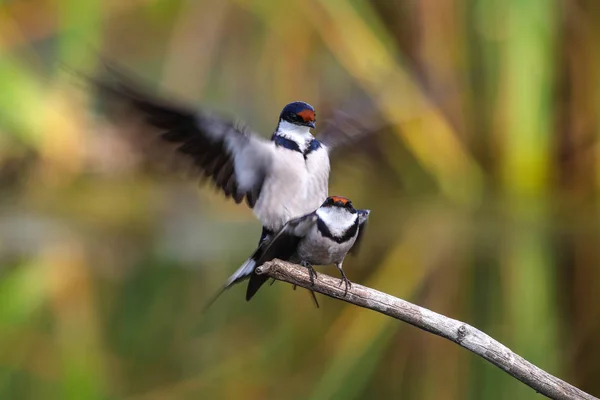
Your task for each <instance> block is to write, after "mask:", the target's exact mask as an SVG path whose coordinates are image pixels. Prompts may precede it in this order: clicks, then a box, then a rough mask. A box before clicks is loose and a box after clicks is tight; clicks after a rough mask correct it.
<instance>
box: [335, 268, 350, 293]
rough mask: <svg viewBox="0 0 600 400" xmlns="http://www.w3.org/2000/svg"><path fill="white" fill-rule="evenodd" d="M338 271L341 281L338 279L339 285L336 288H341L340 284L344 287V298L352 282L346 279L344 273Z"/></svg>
mask: <svg viewBox="0 0 600 400" xmlns="http://www.w3.org/2000/svg"><path fill="white" fill-rule="evenodd" d="M340 271H341V272H342V279H340V284H339V285H338V286H342V283H343V284H345V285H346V289H345V290H344V296H346V295H347V294H348V289H350V288H351V287H352V282H350V279H348V278H347V277H346V274H345V273H344V271H342V270H340Z"/></svg>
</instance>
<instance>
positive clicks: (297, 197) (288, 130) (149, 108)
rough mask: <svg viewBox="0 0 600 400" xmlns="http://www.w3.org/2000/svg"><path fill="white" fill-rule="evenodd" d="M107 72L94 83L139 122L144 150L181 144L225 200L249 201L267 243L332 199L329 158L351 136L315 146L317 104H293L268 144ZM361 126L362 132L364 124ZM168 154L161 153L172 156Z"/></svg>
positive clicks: (328, 136) (329, 138)
mask: <svg viewBox="0 0 600 400" xmlns="http://www.w3.org/2000/svg"><path fill="white" fill-rule="evenodd" d="M107 71H108V72H109V73H108V75H107V76H106V77H105V78H102V79H100V78H97V79H92V81H93V83H94V85H95V86H96V88H98V89H99V93H100V95H101V98H102V99H104V100H107V103H108V105H109V106H113V107H111V108H112V109H113V112H112V113H109V116H121V117H127V118H131V119H134V120H135V121H136V123H137V124H138V125H137V126H136V128H137V132H139V133H138V136H139V135H140V134H141V136H143V138H142V139H141V140H140V143H139V145H140V146H142V143H141V142H142V141H144V140H146V141H152V140H153V139H155V138H159V140H158V141H156V140H153V141H152V143H153V145H156V144H160V143H165V144H167V143H171V144H174V145H175V146H176V147H177V151H176V153H178V154H181V155H182V156H183V158H186V159H188V160H189V161H191V162H192V163H193V165H194V167H195V168H196V169H197V170H199V171H200V172H201V173H202V174H203V175H204V176H206V177H209V178H210V179H212V181H213V182H214V183H215V185H216V186H217V187H218V188H220V189H221V190H222V192H223V193H224V194H225V196H227V197H232V198H233V199H234V200H235V202H236V203H240V202H242V201H243V200H244V199H245V200H246V202H247V204H248V206H249V207H250V208H252V209H253V212H254V214H255V215H256V217H257V218H258V219H259V220H260V221H261V223H262V225H263V235H262V236H261V240H264V238H268V237H269V236H270V235H272V233H273V232H277V231H278V230H279V229H281V227H282V226H283V225H284V224H285V223H286V222H287V221H289V220H291V219H293V218H297V217H299V216H302V215H305V214H307V213H310V212H311V211H313V210H315V209H316V208H318V207H319V206H320V204H321V203H322V202H323V201H324V200H325V198H326V197H327V194H328V180H329V170H330V164H329V152H330V150H331V149H332V147H333V146H334V145H338V144H341V143H343V142H344V140H341V139H340V137H341V136H344V135H342V134H339V132H337V134H335V135H334V134H329V133H327V132H325V135H324V137H325V138H326V139H327V140H326V141H325V142H321V141H319V140H317V139H315V138H314V137H313V135H312V134H311V133H310V129H311V128H314V127H315V122H316V119H315V111H314V109H313V108H312V107H311V106H310V105H309V104H307V103H304V102H293V103H290V104H288V105H286V106H285V107H284V109H283V110H282V112H281V114H280V116H279V121H278V125H277V128H276V129H275V132H274V133H273V135H272V137H271V140H267V139H265V138H262V137H260V136H259V135H257V134H254V133H252V132H250V131H248V130H245V129H241V128H239V127H238V126H236V125H234V124H233V123H232V122H230V121H228V120H227V119H224V118H221V117H219V116H216V115H214V114H209V113H207V112H204V111H199V112H197V111H194V110H191V109H190V108H189V107H186V106H181V105H177V104H176V103H175V102H172V101H168V102H167V101H165V100H163V99H159V98H156V97H154V96H151V95H149V94H147V93H145V92H143V91H142V90H141V89H139V88H140V85H139V84H137V83H134V80H133V79H131V78H130V77H129V76H126V75H125V74H123V73H122V72H121V71H117V70H115V69H114V68H112V67H111V68H109V69H107ZM115 105H125V106H127V107H125V108H124V107H117V108H115V107H114V106H115ZM114 111H121V112H114ZM346 125H348V124H346ZM354 125H355V130H356V129H357V128H356V126H358V124H354ZM331 128H335V126H334V125H330V131H331V130H332V129H331ZM333 130H335V129H333ZM352 134H355V133H354V132H353V133H352ZM157 142H158V143H157ZM328 143H330V144H331V146H330V145H328ZM135 144H136V145H138V143H137V142H136V143H135ZM162 148H164V147H162ZM165 150H168V148H164V150H160V153H168V151H165ZM161 155H162V154H161Z"/></svg>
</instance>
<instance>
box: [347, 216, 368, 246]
mask: <svg viewBox="0 0 600 400" xmlns="http://www.w3.org/2000/svg"><path fill="white" fill-rule="evenodd" d="M356 211H357V212H358V236H356V240H355V241H354V245H353V246H352V248H351V249H350V254H357V253H358V250H359V249H360V242H361V240H362V237H363V234H364V232H365V229H366V228H367V220H368V219H369V214H371V210H356Z"/></svg>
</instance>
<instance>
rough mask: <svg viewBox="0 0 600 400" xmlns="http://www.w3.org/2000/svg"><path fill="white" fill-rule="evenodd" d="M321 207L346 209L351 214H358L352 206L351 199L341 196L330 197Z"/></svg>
mask: <svg viewBox="0 0 600 400" xmlns="http://www.w3.org/2000/svg"><path fill="white" fill-rule="evenodd" d="M321 207H338V208H345V209H347V210H348V211H350V212H351V213H355V212H356V209H355V208H354V206H353V205H352V202H351V201H350V199H348V198H346V197H341V196H329V197H328V198H327V199H326V200H325V202H324V203H323V205H322V206H321Z"/></svg>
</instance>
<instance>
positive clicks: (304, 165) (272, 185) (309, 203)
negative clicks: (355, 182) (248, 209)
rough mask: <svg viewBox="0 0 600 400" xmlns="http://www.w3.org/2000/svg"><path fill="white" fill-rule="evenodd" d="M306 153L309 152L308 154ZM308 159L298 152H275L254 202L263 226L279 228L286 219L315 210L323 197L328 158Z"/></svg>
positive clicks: (327, 177) (327, 172) (255, 212)
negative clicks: (269, 169) (269, 171)
mask: <svg viewBox="0 0 600 400" xmlns="http://www.w3.org/2000/svg"><path fill="white" fill-rule="evenodd" d="M309 157H310V155H309ZM322 167H323V162H322V160H320V164H315V163H314V162H313V163H311V160H310V159H308V160H304V157H303V156H302V154H300V153H296V152H292V151H285V152H283V151H282V152H281V153H279V154H277V156H276V157H275V159H274V162H273V167H272V171H271V173H270V174H269V175H268V176H267V177H266V178H265V182H264V183H263V187H262V190H261V193H260V196H259V198H258V201H257V202H256V205H255V206H254V214H255V215H256V216H257V218H258V219H259V220H260V221H261V223H262V224H263V226H264V227H266V228H268V229H271V230H273V231H277V230H279V229H280V228H281V227H282V226H283V225H284V224H285V223H286V222H287V221H289V220H290V219H293V218H297V217H300V216H302V215H306V214H308V213H311V212H313V211H315V210H316V209H317V208H319V206H320V205H321V204H322V203H323V201H325V199H326V198H327V184H328V180H329V160H328V159H327V164H326V168H322Z"/></svg>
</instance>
